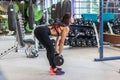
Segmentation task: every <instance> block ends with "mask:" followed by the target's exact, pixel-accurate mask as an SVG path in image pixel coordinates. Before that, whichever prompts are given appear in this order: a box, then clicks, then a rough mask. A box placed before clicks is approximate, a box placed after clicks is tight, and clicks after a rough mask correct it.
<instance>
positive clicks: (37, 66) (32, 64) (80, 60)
mask: <svg viewBox="0 0 120 80" xmlns="http://www.w3.org/2000/svg"><path fill="white" fill-rule="evenodd" d="M14 42H15V39H14V37H5V38H3V37H1V36H0V52H3V51H4V50H6V49H7V48H10V47H11V46H13V45H14ZM119 52H120V49H118V48H113V47H110V46H105V48H104V53H105V56H119V55H120V53H119ZM63 56H64V59H65V63H64V65H63V66H61V67H62V68H63V70H64V71H65V72H66V73H65V75H61V76H51V75H50V74H49V71H48V70H49V65H48V61H47V58H46V51H45V50H40V52H39V57H37V58H26V55H25V53H24V51H23V50H19V52H18V53H15V52H14V51H13V52H10V53H9V54H7V55H6V56H4V57H2V58H1V59H0V69H1V70H2V72H3V74H4V76H5V77H6V79H7V80H120V73H119V69H120V61H119V60H112V61H104V62H95V61H94V59H95V58H98V57H99V53H98V49H97V48H96V47H95V48H68V47H65V48H64V50H63ZM0 75H1V74H0ZM0 80H1V79H0Z"/></svg>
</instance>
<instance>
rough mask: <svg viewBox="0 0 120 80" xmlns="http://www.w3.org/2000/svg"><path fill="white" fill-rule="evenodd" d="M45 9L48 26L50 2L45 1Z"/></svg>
mask: <svg viewBox="0 0 120 80" xmlns="http://www.w3.org/2000/svg"><path fill="white" fill-rule="evenodd" d="M45 8H46V23H47V24H48V16H49V15H48V0H45Z"/></svg>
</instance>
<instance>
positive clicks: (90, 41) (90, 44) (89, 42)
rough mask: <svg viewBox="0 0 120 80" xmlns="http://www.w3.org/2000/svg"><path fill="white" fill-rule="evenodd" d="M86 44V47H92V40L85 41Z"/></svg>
mask: <svg viewBox="0 0 120 80" xmlns="http://www.w3.org/2000/svg"><path fill="white" fill-rule="evenodd" d="M86 44H87V46H88V47H91V46H92V40H91V39H87V40H86Z"/></svg>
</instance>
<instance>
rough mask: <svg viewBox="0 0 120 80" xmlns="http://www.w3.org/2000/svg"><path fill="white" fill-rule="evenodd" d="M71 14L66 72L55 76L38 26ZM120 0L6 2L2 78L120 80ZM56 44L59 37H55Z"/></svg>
mask: <svg viewBox="0 0 120 80" xmlns="http://www.w3.org/2000/svg"><path fill="white" fill-rule="evenodd" d="M66 12H67V13H68V12H69V13H70V14H71V15H72V17H73V18H74V23H72V24H70V25H69V28H70V31H69V33H68V35H67V37H66V39H65V42H64V48H63V51H62V56H63V57H62V59H63V60H64V64H62V65H61V66H59V67H60V68H62V69H63V70H64V71H65V74H64V75H50V73H49V68H50V66H49V62H48V60H47V58H46V49H45V47H44V46H43V45H42V43H41V42H39V41H38V40H37V39H36V37H35V35H34V29H35V28H36V27H38V25H39V26H41V25H52V24H54V23H57V22H59V21H60V20H61V18H62V17H63V15H64V14H65V13H66ZM119 12H120V0H0V80H119V79H120V64H119V62H120V60H119V59H120V53H119V51H120V45H119V44H120V18H119V16H120V13H119ZM50 40H51V42H52V44H53V45H55V40H56V38H55V37H53V36H50Z"/></svg>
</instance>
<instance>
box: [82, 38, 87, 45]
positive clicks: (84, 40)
mask: <svg viewBox="0 0 120 80" xmlns="http://www.w3.org/2000/svg"><path fill="white" fill-rule="evenodd" d="M81 42H82V46H83V47H85V46H86V45H87V44H86V39H82V40H81Z"/></svg>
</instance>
